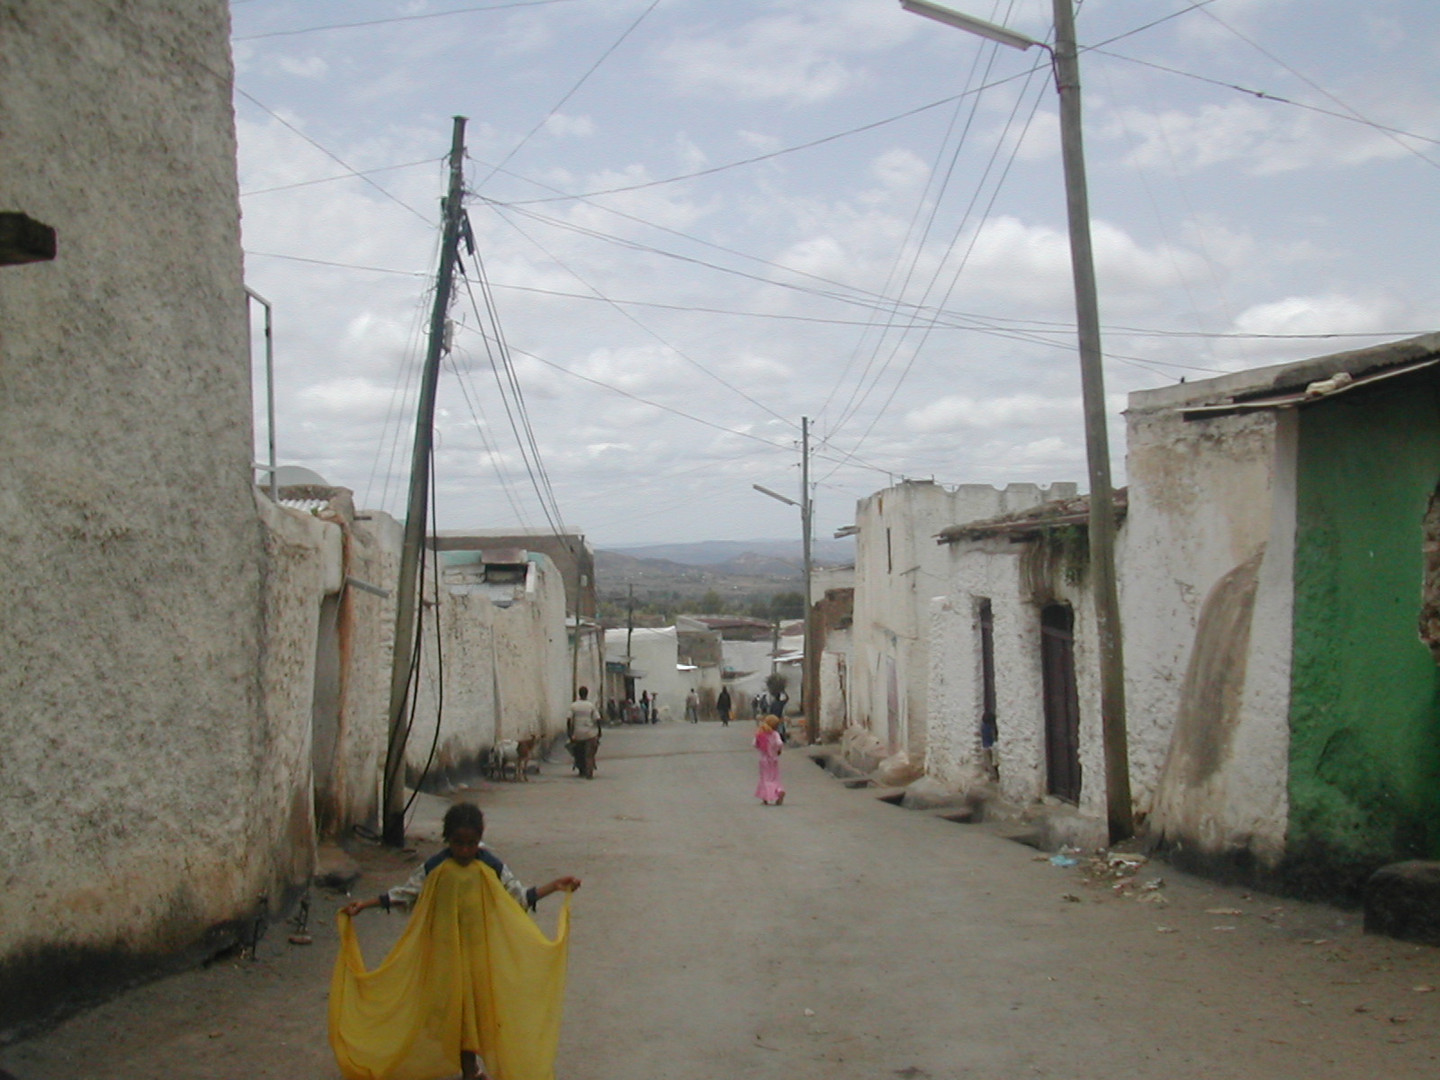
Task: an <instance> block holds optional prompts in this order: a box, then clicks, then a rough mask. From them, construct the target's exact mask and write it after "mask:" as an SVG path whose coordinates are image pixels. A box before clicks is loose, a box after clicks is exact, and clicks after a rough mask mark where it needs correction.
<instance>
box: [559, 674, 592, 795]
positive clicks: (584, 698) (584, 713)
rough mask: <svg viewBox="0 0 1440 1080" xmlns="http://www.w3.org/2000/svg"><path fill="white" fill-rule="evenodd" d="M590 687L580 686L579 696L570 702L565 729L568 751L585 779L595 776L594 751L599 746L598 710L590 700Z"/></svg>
mask: <svg viewBox="0 0 1440 1080" xmlns="http://www.w3.org/2000/svg"><path fill="white" fill-rule="evenodd" d="M589 699H590V688H589V687H588V686H582V687H580V696H579V697H577V698H576V699H575V700H574V701H573V702H571V704H570V716H569V718H568V719H567V720H566V721H565V730H566V731H568V732H569V733H570V753H571V754H573V755H574V757H575V768H576V769H578V770H579V771H580V775H581V776H582V777H584V778H585V779H586V780H593V779H594V778H595V751H596V750H597V749H599V747H600V711H599V710H598V709H596V708H595V706H594V705H593V704H592V703H591V702H590V700H589Z"/></svg>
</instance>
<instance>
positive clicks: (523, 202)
mask: <svg viewBox="0 0 1440 1080" xmlns="http://www.w3.org/2000/svg"><path fill="white" fill-rule="evenodd" d="M1041 70H1045V66H1044V65H1037V66H1036V67H1034V68H1031V69H1030V70H1029V71H1022V72H1020V73H1019V74H1017V75H1011V76H1008V77H1007V78H1004V79H997V80H995V81H994V82H991V83H986V84H985V85H984V86H978V87H976V88H975V89H974V90H967V91H965V92H964V93H963V94H952V95H951V96H950V97H944V98H941V99H940V100H939V101H932V102H930V104H928V105H918V106H916V107H915V108H913V109H906V110H905V111H904V112H902V113H896V114H895V115H894V116H887V117H885V118H883V119H881V120H873V121H871V122H870V123H868V124H861V125H859V126H858V127H853V128H847V129H846V130H844V131H837V132H835V133H833V134H831V135H824V136H822V137H820V138H818V139H811V140H810V141H809V142H803V143H796V144H795V145H794V146H787V147H784V148H782V149H780V150H772V151H770V152H769V153H765V154H756V155H755V156H753V157H748V158H742V159H740V160H738V161H731V162H727V163H726V164H724V165H713V166H711V167H710V168H708V169H699V170H697V171H695V172H689V173H682V174H681V175H679V176H669V177H666V178H665V179H663V180H647V181H645V182H643V183H639V184H625V185H623V186H621V187H613V188H604V189H602V190H599V191H586V192H576V193H572V194H566V195H555V196H552V197H549V198H544V199H520V200H516V201H513V202H510V203H508V204H507V205H509V206H512V207H519V206H532V205H535V204H538V203H551V202H568V201H570V200H574V199H594V198H598V197H599V196H601V195H619V194H622V193H624V192H628V191H643V190H644V189H646V188H652V187H660V186H661V185H664V184H678V183H680V182H681V181H683V180H694V179H697V178H698V177H701V176H714V175H715V174H716V173H722V172H728V171H729V170H731V169H739V168H743V167H744V166H746V165H755V164H758V163H759V162H762V161H771V160H773V159H775V158H778V157H784V156H785V155H786V154H794V153H798V152H799V151H801V150H810V149H813V148H814V147H817V146H824V145H825V144H826V143H832V142H835V141H836V140H838V139H846V138H849V137H850V136H851V135H860V134H863V133H864V132H867V131H874V130H875V129H876V128H882V127H886V126H887V125H889V124H895V123H899V122H900V121H901V120H908V119H909V118H910V117H912V116H919V115H920V114H921V113H924V112H929V111H930V110H931V109H938V108H940V106H942V105H949V104H951V103H952V102H954V101H958V100H959V99H960V98H963V97H967V96H970V95H972V94H980V93H983V92H984V91H986V90H989V89H990V88H992V87H996V86H1004V85H1005V84H1006V83H1008V82H1014V81H1015V80H1016V79H1021V78H1025V77H1026V76H1028V75H1030V74H1032V73H1033V72H1035V71H1041Z"/></svg>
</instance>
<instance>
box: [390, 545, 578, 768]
mask: <svg viewBox="0 0 1440 1080" xmlns="http://www.w3.org/2000/svg"><path fill="white" fill-rule="evenodd" d="M435 558H438V561H439V568H440V580H439V582H438V583H437V582H436V581H435V576H434V573H433V572H432V573H431V574H430V575H429V576H428V579H427V581H428V584H427V589H426V592H427V600H428V601H429V602H428V603H427V604H426V610H425V611H424V613H423V615H422V619H423V620H424V622H422V624H421V629H420V635H421V638H422V641H423V645H422V652H421V664H420V679H419V684H418V686H419V688H418V697H417V701H416V708H415V722H414V726H413V728H412V729H411V732H410V738H409V740H408V741H407V743H406V747H405V766H406V780H407V783H410V784H412V785H413V784H416V783H420V782H422V778H423V782H424V783H426V784H434V783H437V782H440V780H441V778H444V777H448V776H463V775H466V774H473V773H474V772H476V771H477V770H478V768H479V766H480V764H481V761H482V760H483V757H484V755H485V754H486V753H487V752H488V751H489V750H490V749H491V748H492V747H493V746H494V745H495V744H496V743H497V742H499V741H501V740H502V739H523V738H526V737H528V736H531V735H538V736H541V737H547V736H551V735H555V734H557V733H559V732H562V731H564V730H565V714H566V708H567V706H568V705H569V704H570V701H571V700H572V699H571V691H570V681H571V674H572V667H573V664H574V657H573V654H572V651H571V648H570V638H569V635H568V634H567V632H566V620H565V605H566V600H565V585H564V582H563V581H562V580H561V574H560V571H559V569H558V568H557V567H556V565H555V563H554V562H552V561H551V560H550V558H549V557H548V556H546V555H543V554H541V553H539V552H535V551H521V550H516V549H503V550H499V551H480V550H448V551H442V552H439V553H438V556H432V564H431V565H432V567H433V566H434V565H435V563H434V561H433V560H434V559H435ZM437 600H438V603H437V602H436V601H437ZM437 614H438V619H439V635H438V640H437V638H436V635H435V632H434V630H435V627H434V624H433V622H431V620H434V619H435V618H436V617H437ZM437 718H438V721H439V726H438V729H437ZM437 730H438V734H437ZM432 747H433V760H432Z"/></svg>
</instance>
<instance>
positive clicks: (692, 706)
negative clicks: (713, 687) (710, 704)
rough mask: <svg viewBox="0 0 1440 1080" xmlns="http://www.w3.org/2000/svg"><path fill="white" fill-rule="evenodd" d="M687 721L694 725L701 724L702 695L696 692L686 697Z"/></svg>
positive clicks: (692, 691) (691, 692)
mask: <svg viewBox="0 0 1440 1080" xmlns="http://www.w3.org/2000/svg"><path fill="white" fill-rule="evenodd" d="M685 719H686V720H689V721H690V723H692V724H698V723H699V722H700V695H699V694H697V693H696V692H695V691H694V690H691V691H690V692H689V693H688V694H686V695H685Z"/></svg>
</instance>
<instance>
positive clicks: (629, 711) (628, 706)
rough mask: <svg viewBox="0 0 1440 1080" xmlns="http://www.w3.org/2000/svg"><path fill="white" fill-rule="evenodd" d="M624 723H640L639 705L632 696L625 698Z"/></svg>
mask: <svg viewBox="0 0 1440 1080" xmlns="http://www.w3.org/2000/svg"><path fill="white" fill-rule="evenodd" d="M625 723H627V724H638V723H640V706H639V705H637V704H636V703H635V699H634V698H626V699H625Z"/></svg>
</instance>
